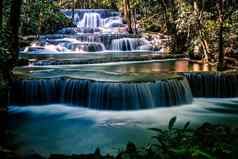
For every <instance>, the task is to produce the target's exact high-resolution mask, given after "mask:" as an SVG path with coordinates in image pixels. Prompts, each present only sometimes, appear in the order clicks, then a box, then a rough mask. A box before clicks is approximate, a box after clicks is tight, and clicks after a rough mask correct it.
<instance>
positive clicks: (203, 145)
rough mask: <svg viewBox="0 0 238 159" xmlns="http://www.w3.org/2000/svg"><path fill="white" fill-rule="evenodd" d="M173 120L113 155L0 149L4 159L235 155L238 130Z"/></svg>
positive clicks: (214, 158) (219, 158)
mask: <svg viewBox="0 0 238 159" xmlns="http://www.w3.org/2000/svg"><path fill="white" fill-rule="evenodd" d="M175 120H176V118H172V119H171V120H170V122H169V125H168V129H167V130H162V129H151V130H152V131H154V132H155V139H157V140H155V142H153V143H152V144H149V145H145V146H144V147H143V148H140V147H138V146H136V145H135V144H134V143H128V144H127V145H125V148H124V150H121V151H119V153H118V154H117V155H116V156H112V155H110V154H107V155H102V154H101V152H100V149H99V148H98V149H97V150H96V151H95V152H94V153H91V154H79V155H76V154H72V155H64V154H51V155H50V156H48V157H43V156H41V155H40V154H37V152H33V153H32V154H30V155H27V156H23V155H19V154H17V153H14V152H13V151H10V150H6V149H3V148H0V153H1V156H4V157H5V158H6V159H153V158H156V159H157V158H162V159H172V158H173V159H177V158H183V159H193V158H196V159H204V158H208V159H228V158H237V156H238V151H237V150H238V146H237V144H238V127H237V126H227V125H212V124H209V123H204V124H203V125H202V126H200V127H198V128H197V129H190V128H189V123H186V125H185V126H184V128H179V129H178V128H175V127H174V124H175Z"/></svg>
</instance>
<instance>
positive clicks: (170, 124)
mask: <svg viewBox="0 0 238 159" xmlns="http://www.w3.org/2000/svg"><path fill="white" fill-rule="evenodd" d="M176 119H177V118H176V116H175V117H173V118H171V119H170V121H169V127H168V128H169V130H171V129H172V128H173V127H174V124H175V122H176Z"/></svg>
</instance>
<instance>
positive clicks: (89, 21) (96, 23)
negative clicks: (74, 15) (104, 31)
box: [77, 12, 103, 29]
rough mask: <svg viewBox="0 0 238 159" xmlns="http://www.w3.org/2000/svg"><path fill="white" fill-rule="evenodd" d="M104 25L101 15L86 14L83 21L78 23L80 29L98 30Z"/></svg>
mask: <svg viewBox="0 0 238 159" xmlns="http://www.w3.org/2000/svg"><path fill="white" fill-rule="evenodd" d="M102 24H103V19H102V18H101V15H100V14H99V13H94V12H92V13H85V14H84V16H83V19H82V20H81V21H79V22H78V25H77V26H78V27H81V28H92V29H96V28H98V27H100V26H102Z"/></svg>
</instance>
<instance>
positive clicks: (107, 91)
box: [10, 78, 193, 110]
mask: <svg viewBox="0 0 238 159" xmlns="http://www.w3.org/2000/svg"><path fill="white" fill-rule="evenodd" d="M10 96H11V97H10V98H11V105H43V104H53V103H65V104H71V105H75V106H82V107H87V108H93V109H98V110H139V109H149V108H155V107H163V106H174V105H182V104H190V103H192V100H193V97H192V93H191V90H190V87H189V85H188V82H187V80H186V79H185V78H182V79H168V80H158V81H152V82H151V81H148V82H130V83H127V82H102V81H92V80H81V79H40V80H17V81H15V82H14V84H13V86H12V90H11V95H10Z"/></svg>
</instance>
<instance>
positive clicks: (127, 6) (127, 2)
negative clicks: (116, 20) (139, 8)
mask: <svg viewBox="0 0 238 159" xmlns="http://www.w3.org/2000/svg"><path fill="white" fill-rule="evenodd" d="M123 2H124V18H125V19H126V21H127V24H128V32H129V33H133V30H132V21H131V7H130V0H123Z"/></svg>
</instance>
